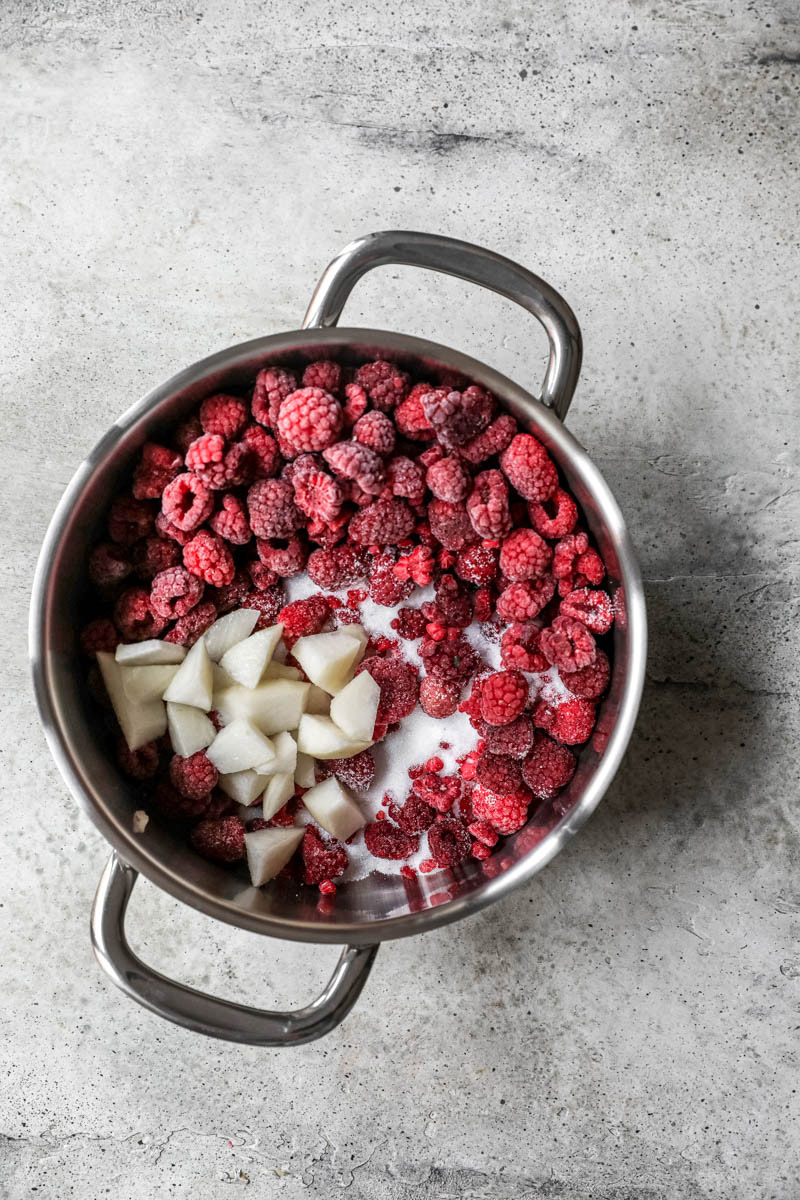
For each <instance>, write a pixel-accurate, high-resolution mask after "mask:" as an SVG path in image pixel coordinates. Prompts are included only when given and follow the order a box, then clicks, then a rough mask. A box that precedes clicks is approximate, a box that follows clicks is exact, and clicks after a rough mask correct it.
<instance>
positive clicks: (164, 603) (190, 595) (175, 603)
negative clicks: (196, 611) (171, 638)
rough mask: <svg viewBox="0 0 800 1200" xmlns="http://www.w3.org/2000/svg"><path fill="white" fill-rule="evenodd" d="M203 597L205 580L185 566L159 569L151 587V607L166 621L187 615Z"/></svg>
mask: <svg viewBox="0 0 800 1200" xmlns="http://www.w3.org/2000/svg"><path fill="white" fill-rule="evenodd" d="M202 598H203V581H202V580H201V579H197V578H196V576H195V575H190V574H189V572H188V571H185V570H184V569H183V567H168V568H167V570H166V571H159V573H158V575H156V577H155V578H154V580H153V584H152V587H151V589H150V607H151V609H152V610H153V612H154V613H156V615H157V616H159V617H163V618H164V620H165V621H174V620H176V618H178V617H185V616H186V614H187V613H188V612H190V611H191V609H193V608H194V606H195V605H196V604H198V603H199V602H200V600H201V599H202Z"/></svg>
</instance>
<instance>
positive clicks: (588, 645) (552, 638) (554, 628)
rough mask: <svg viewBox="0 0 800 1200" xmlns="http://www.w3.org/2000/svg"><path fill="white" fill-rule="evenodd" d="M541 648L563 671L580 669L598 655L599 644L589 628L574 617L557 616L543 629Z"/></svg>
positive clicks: (540, 640)
mask: <svg viewBox="0 0 800 1200" xmlns="http://www.w3.org/2000/svg"><path fill="white" fill-rule="evenodd" d="M539 649H540V650H541V652H542V654H543V655H544V656H545V658H546V659H547V661H548V662H549V663H552V664H553V666H555V667H558V668H559V670H563V671H580V669H581V667H588V666H589V665H590V664H591V663H593V662H594V660H595V658H596V656H597V646H596V645H595V640H594V638H593V637H592V635H591V633H589V630H588V629H587V628H586V626H585V625H582V624H581V622H580V621H575V620H574V619H573V618H572V617H556V619H555V620H554V621H553V624H552V625H550V626H549V627H548V628H547V629H543V630H542V632H541V635H540V637H539Z"/></svg>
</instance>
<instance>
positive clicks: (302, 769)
mask: <svg viewBox="0 0 800 1200" xmlns="http://www.w3.org/2000/svg"><path fill="white" fill-rule="evenodd" d="M294 781H295V783H296V784H297V786H298V787H301V788H310V787H313V786H314V784H315V783H316V782H317V768H316V764H315V762H314V760H313V758H312V757H311V755H310V754H301V752H300V751H299V750H298V752H297V766H296V767H295V769H294Z"/></svg>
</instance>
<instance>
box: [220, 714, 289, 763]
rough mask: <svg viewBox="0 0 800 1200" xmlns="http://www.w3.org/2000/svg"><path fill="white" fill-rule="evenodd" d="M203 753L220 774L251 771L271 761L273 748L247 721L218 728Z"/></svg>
mask: <svg viewBox="0 0 800 1200" xmlns="http://www.w3.org/2000/svg"><path fill="white" fill-rule="evenodd" d="M206 754H207V756H208V758H209V761H210V762H212V763H213V764H214V766H215V767H216V768H217V770H218V771H219V772H220V773H221V774H222V775H232V774H233V773H234V772H236V771H255V769H256V768H257V767H262V766H269V764H270V763H272V762H274V761H275V747H274V746H273V744H272V742H271V741H270V739H269V738H268V737H265V736H264V734H263V733H262V732H261V731H260V730H259V729H256V727H255V725H253V724H252V723H251V722H250V721H243V720H241V719H240V720H238V721H231V723H230V725H224V726H223V727H222V729H220V731H219V733H218V734H217V736H216V737H215V738H214V741H213V742H212V743H211V745H210V746H209V747H208V750H207V751H206Z"/></svg>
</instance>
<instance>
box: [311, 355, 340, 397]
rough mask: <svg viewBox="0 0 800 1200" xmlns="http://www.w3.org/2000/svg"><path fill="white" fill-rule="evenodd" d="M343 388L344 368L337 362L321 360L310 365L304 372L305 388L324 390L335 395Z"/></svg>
mask: <svg viewBox="0 0 800 1200" xmlns="http://www.w3.org/2000/svg"><path fill="white" fill-rule="evenodd" d="M341 386H342V368H341V367H340V366H339V364H338V363H337V362H331V360H330V359H327V358H321V359H320V360H319V361H318V362H313V363H309V364H308V366H307V367H306V369H305V371H303V387H307V388H322V390H323V392H331V393H332V394H335V393H336V392H338V390H339V388H340V387H341Z"/></svg>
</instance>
